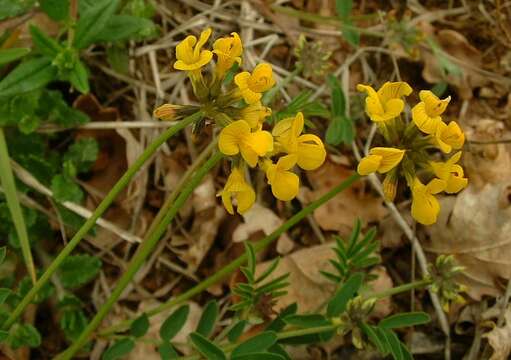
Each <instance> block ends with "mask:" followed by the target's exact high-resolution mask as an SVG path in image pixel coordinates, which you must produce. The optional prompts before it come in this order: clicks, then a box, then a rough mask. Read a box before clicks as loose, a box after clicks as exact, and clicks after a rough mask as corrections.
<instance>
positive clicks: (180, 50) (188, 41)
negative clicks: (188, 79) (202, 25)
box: [176, 35, 197, 70]
mask: <svg viewBox="0 0 511 360" xmlns="http://www.w3.org/2000/svg"><path fill="white" fill-rule="evenodd" d="M196 43H197V38H196V37H195V36H193V35H188V36H187V37H186V38H185V39H184V40H183V41H181V42H180V43H179V44H177V46H176V59H177V60H181V61H182V62H184V63H187V64H190V63H193V62H194V57H193V46H194V45H195V44H196ZM178 70H179V69H178Z"/></svg>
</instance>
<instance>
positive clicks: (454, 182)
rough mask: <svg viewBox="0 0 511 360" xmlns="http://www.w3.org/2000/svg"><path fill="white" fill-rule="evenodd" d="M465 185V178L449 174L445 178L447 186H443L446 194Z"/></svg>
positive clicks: (466, 183)
mask: <svg viewBox="0 0 511 360" xmlns="http://www.w3.org/2000/svg"><path fill="white" fill-rule="evenodd" d="M467 185H468V179H467V178H464V177H460V176H454V175H451V176H450V177H449V179H448V180H447V187H446V188H445V192H446V193H448V194H456V193H459V192H460V191H461V190H463V189H464V188H466V187H467Z"/></svg>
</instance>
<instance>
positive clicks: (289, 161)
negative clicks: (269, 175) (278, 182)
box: [277, 154, 298, 171]
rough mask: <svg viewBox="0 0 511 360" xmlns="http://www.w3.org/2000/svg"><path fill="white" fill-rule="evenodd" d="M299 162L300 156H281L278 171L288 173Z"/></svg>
mask: <svg viewBox="0 0 511 360" xmlns="http://www.w3.org/2000/svg"><path fill="white" fill-rule="evenodd" d="M297 160H298V156H296V155H295V154H290V155H285V156H281V157H280V158H279V160H278V161H277V169H278V170H279V171H286V170H290V169H292V168H293V166H295V165H296V162H297Z"/></svg>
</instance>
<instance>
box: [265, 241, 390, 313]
mask: <svg viewBox="0 0 511 360" xmlns="http://www.w3.org/2000/svg"><path fill="white" fill-rule="evenodd" d="M333 245H334V244H333V243H328V244H322V245H317V246H313V247H310V248H306V249H302V250H299V251H296V252H294V253H292V254H290V255H287V256H285V257H283V258H282V259H281V261H280V263H279V266H278V267H277V270H276V271H275V272H274V273H273V274H272V275H271V277H270V279H274V278H276V277H278V276H281V275H283V274H286V273H289V283H290V285H289V286H288V287H287V288H286V290H287V291H288V293H287V294H286V295H284V296H282V297H280V298H278V299H277V303H276V305H275V310H281V309H283V308H285V307H286V306H288V305H291V304H293V303H295V302H296V303H297V304H298V309H299V312H300V313H306V312H309V311H317V310H318V309H319V308H320V307H321V306H322V305H324V304H325V303H326V301H328V299H329V298H330V297H331V296H332V294H333V292H334V290H335V286H334V285H333V284H332V282H331V281H329V280H327V279H326V278H325V277H324V276H323V275H321V273H320V271H321V270H323V271H332V266H331V265H330V263H329V261H328V260H330V259H333V258H335V255H334V252H333V251H332V247H333ZM270 264H271V261H267V262H264V263H261V264H259V265H258V266H257V273H261V272H263V271H264V270H265V269H266V268H267V267H268V266H269V265H270ZM371 273H373V274H375V275H377V276H378V279H377V280H375V281H373V282H371V283H370V284H369V285H370V287H371V289H367V291H383V290H385V289H388V288H390V287H392V280H391V279H390V277H389V276H388V274H387V272H386V270H385V268H384V267H383V266H380V267H376V268H375V269H373V271H372V272H371ZM390 311H391V304H390V299H383V300H380V301H378V302H377V304H376V307H375V311H374V316H375V317H384V316H386V315H388V314H389V313H390Z"/></svg>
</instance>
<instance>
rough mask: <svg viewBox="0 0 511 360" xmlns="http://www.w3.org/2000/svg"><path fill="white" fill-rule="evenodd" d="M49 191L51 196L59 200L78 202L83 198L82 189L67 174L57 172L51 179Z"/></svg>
mask: <svg viewBox="0 0 511 360" xmlns="http://www.w3.org/2000/svg"><path fill="white" fill-rule="evenodd" d="M51 191H52V192H53V197H54V198H55V200H57V201H59V202H64V201H71V202H75V203H80V202H81V201H82V200H83V191H82V189H81V188H80V186H79V185H78V184H76V183H75V182H74V181H73V180H72V179H71V178H69V177H68V176H65V175H62V174H58V175H55V176H54V177H53V179H51Z"/></svg>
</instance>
